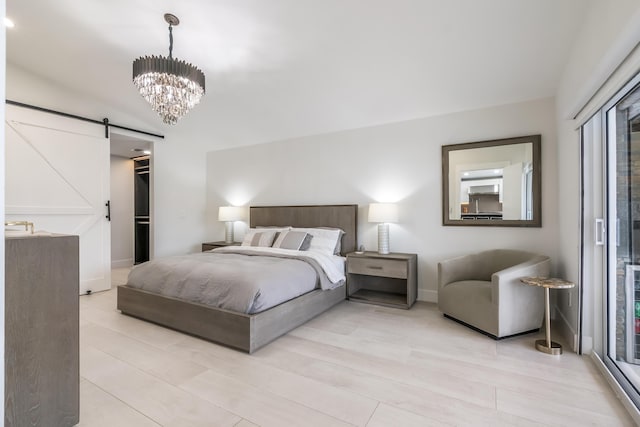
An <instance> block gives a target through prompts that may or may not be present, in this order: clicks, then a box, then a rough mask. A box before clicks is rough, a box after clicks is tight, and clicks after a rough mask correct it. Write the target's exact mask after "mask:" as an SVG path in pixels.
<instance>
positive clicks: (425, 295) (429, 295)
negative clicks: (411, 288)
mask: <svg viewBox="0 0 640 427" xmlns="http://www.w3.org/2000/svg"><path fill="white" fill-rule="evenodd" d="M418 301H425V302H434V303H437V302H438V291H432V290H427V289H418Z"/></svg>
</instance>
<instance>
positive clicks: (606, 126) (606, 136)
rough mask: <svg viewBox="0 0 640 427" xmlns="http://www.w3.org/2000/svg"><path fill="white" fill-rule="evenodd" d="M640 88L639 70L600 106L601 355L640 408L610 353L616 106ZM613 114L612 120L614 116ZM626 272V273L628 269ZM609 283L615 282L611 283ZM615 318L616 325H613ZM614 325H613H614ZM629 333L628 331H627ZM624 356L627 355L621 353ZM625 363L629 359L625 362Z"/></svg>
mask: <svg viewBox="0 0 640 427" xmlns="http://www.w3.org/2000/svg"><path fill="white" fill-rule="evenodd" d="M639 88H640V74H639V75H637V76H636V77H634V78H633V79H632V80H631V81H629V82H628V83H627V84H626V85H625V86H624V87H623V88H622V89H620V90H619V91H618V92H617V93H616V95H614V97H613V98H611V100H609V102H607V103H606V104H605V105H604V106H603V107H602V109H601V110H600V113H601V114H600V117H601V121H602V144H603V148H604V150H603V154H604V158H603V167H604V185H603V192H604V194H603V199H602V200H603V202H604V206H603V213H604V216H605V218H604V220H605V224H606V229H605V230H606V232H605V238H604V242H605V248H604V249H605V250H604V251H603V258H604V259H603V263H604V269H603V276H604V277H603V283H602V286H603V289H602V292H603V294H602V295H603V300H602V303H603V323H604V325H603V326H604V327H603V328H602V347H601V348H602V354H601V355H600V356H601V359H602V361H603V362H604V364H605V366H606V367H607V369H608V370H609V372H611V374H612V375H613V376H614V378H615V379H616V381H617V382H618V384H619V385H620V386H621V387H622V388H623V389H624V390H625V392H626V394H627V396H628V397H629V398H630V399H631V400H632V401H633V403H634V404H635V405H636V407H638V408H640V384H636V385H634V384H633V383H632V381H631V380H630V379H629V377H628V376H627V375H626V374H625V372H624V371H623V370H622V369H621V367H620V365H619V364H618V361H616V360H614V359H613V358H612V357H611V354H612V349H613V350H615V348H616V333H615V328H616V322H615V316H616V297H615V289H616V283H617V276H616V271H617V250H616V248H617V247H618V242H619V240H620V236H619V234H618V233H619V220H618V218H617V193H616V191H615V188H616V187H615V185H616V183H617V150H616V148H617V140H616V127H615V123H616V120H615V113H616V111H615V106H616V105H617V104H618V103H619V102H620V101H621V100H622V99H623V98H624V97H626V96H627V95H628V94H629V93H630V92H632V91H633V90H638V89H639ZM612 117H613V120H611V118H612ZM625 274H626V273H625ZM610 284H611V285H612V286H610ZM611 320H613V325H611V324H610V323H611ZM612 327H613V329H612ZM625 335H626V334H625ZM622 356H624V355H622ZM623 363H626V362H623Z"/></svg>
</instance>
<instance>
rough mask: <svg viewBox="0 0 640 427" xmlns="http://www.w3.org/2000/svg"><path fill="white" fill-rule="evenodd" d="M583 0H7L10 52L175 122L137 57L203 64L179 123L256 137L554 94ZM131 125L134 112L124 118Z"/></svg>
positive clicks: (43, 70)
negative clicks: (198, 87) (197, 92)
mask: <svg viewBox="0 0 640 427" xmlns="http://www.w3.org/2000/svg"><path fill="white" fill-rule="evenodd" d="M589 4H590V2H588V1H585V0H446V1H443V0H215V1H214V0H190V1H187V0H182V1H168V0H110V1H100V0H56V1H51V0H7V15H8V16H9V17H11V18H12V19H13V20H14V21H15V24H16V27H15V28H14V29H11V30H8V32H7V61H8V62H10V63H13V64H16V65H18V66H19V67H22V68H25V69H27V70H29V71H32V72H34V73H36V74H39V75H41V76H43V77H45V78H47V79H49V80H52V81H54V82H56V83H58V84H60V85H62V86H67V87H71V88H75V89H78V90H80V91H82V92H85V93H87V94H88V95H90V96H92V97H95V98H97V99H98V100H100V101H101V102H107V103H108V105H112V106H113V108H114V109H117V110H119V111H124V112H127V113H129V114H131V115H133V116H135V117H137V118H139V119H141V120H143V121H144V122H145V123H148V124H149V128H150V129H148V130H152V129H153V130H157V131H159V132H168V131H169V129H168V127H167V126H166V125H164V124H162V123H161V120H160V119H159V118H158V117H157V116H155V113H153V112H152V111H151V110H150V108H149V107H148V106H147V104H146V103H145V101H144V100H143V99H142V98H141V97H140V96H139V95H138V94H137V92H136V90H135V88H134V86H133V84H132V83H131V64H132V62H133V60H134V59H136V58H137V57H139V56H144V55H150V54H156V55H158V54H161V55H167V53H168V31H167V24H166V23H165V22H164V20H163V14H164V13H165V12H171V13H174V14H175V15H177V16H178V17H179V18H180V20H181V23H180V25H179V26H178V27H176V28H174V32H173V34H174V51H173V53H174V57H177V58H179V59H183V60H186V61H187V62H191V63H192V64H194V65H196V66H198V67H199V68H201V69H202V70H203V71H204V73H205V75H206V79H207V81H206V85H207V94H206V95H205V97H204V98H203V100H202V102H201V103H200V105H198V106H197V107H196V108H195V109H194V110H193V111H192V112H191V113H190V114H189V115H187V116H186V117H185V118H183V119H182V120H181V121H180V122H179V123H178V124H177V125H176V129H174V130H173V131H178V130H180V132H182V133H184V134H185V135H189V136H191V137H194V138H204V139H205V140H206V141H208V142H207V144H211V147H212V148H213V147H219V146H233V145H238V144H252V143H260V142H266V141H272V140H277V139H283V138H291V137H297V136H303V135H311V134H319V133H324V132H332V131H337V130H343V129H352V128H358V127H364V126H371V125H376V124H382V123H388V122H394V121H402V120H408V119H413V118H418V117H424V116H432V115H439V114H445V113H450V112H455V111H462V110H470V109H475V108H482V107H487V106H491V105H499V104H506V103H513V102H519V101H524V100H529V99H535V98H543V97H548V96H553V95H554V94H555V91H556V87H557V84H558V81H559V79H560V76H561V73H562V70H563V67H564V64H565V61H566V58H567V56H568V54H569V52H570V50H571V46H572V44H573V41H574V39H575V37H576V35H577V32H578V30H579V26H580V23H581V21H582V18H583V16H584V14H585V10H584V9H586V8H588V6H589ZM122 124H123V125H126V123H122Z"/></svg>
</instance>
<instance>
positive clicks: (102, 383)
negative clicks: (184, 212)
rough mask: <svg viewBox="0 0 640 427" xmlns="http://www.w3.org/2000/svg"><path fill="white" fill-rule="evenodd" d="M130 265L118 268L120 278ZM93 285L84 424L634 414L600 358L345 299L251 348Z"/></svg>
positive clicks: (453, 420) (423, 307) (464, 420)
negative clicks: (156, 316) (185, 330)
mask: <svg viewBox="0 0 640 427" xmlns="http://www.w3.org/2000/svg"><path fill="white" fill-rule="evenodd" d="M125 277H126V271H122V270H116V271H114V275H113V282H114V285H117V284H118V283H123V282H124V278H125ZM115 306H116V292H115V290H111V291H107V292H102V293H97V294H93V295H90V296H82V297H81V298H80V310H81V311H80V365H81V366H80V374H81V384H80V394H81V395H80V425H81V426H109V427H111V426H118V427H126V426H136V427H139V426H158V425H162V426H238V427H249V426H265V427H266V426H278V427H281V426H347V425H356V426H369V427H374V426H375V427H379V426H385V427H386V426H540V425H554V426H585V425H593V426H632V425H634V424H633V422H632V420H631V418H630V417H629V416H628V414H627V413H626V412H625V410H624V409H623V407H622V405H621V404H620V402H619V401H618V400H617V399H616V397H615V396H614V393H613V392H612V391H611V389H610V388H609V386H608V385H607V384H606V382H605V381H604V379H603V378H602V376H601V375H600V374H599V373H598V371H597V369H596V368H595V366H594V365H593V363H592V362H591V360H590V359H589V358H588V357H580V356H577V355H575V354H572V353H565V354H564V355H562V356H560V357H553V356H548V355H545V354H542V353H540V352H537V351H536V350H535V349H534V348H533V347H532V346H533V340H534V339H535V338H536V335H528V336H524V337H519V338H514V339H508V340H503V341H499V342H496V341H493V340H491V339H489V338H487V337H485V336H483V335H481V334H478V333H476V332H473V331H471V330H469V329H467V328H465V327H463V326H461V325H459V324H457V323H454V322H452V321H450V320H447V319H445V318H443V317H442V315H441V314H440V313H439V312H438V310H437V307H436V306H435V305H433V304H427V303H417V304H416V305H415V306H414V307H413V308H412V309H411V310H409V311H405V310H398V309H392V308H384V307H377V306H372V305H365V304H359V303H356V302H344V303H342V304H340V305H339V306H337V307H335V308H333V309H332V310H330V311H329V312H327V313H325V314H323V315H321V316H319V317H317V318H316V319H314V320H312V321H310V322H309V323H307V324H306V325H304V326H302V327H300V328H298V329H296V330H294V331H292V332H291V333H289V334H287V335H286V336H284V337H282V338H280V339H278V340H276V341H275V342H273V343H271V344H270V345H268V346H267V347H265V348H263V349H261V350H259V351H257V352H256V353H255V354H253V355H251V356H249V355H247V354H243V353H240V352H237V351H234V350H230V349H228V348H225V347H222V346H218V345H216V344H212V343H209V342H206V341H203V340H199V339H196V338H193V337H190V336H187V335H184V334H181V333H178V332H175V331H172V330H169V329H166V328H162V327H160V326H156V325H153V324H150V323H147V322H144V321H140V320H137V319H134V318H131V317H128V316H123V315H121V314H120V313H119V312H118V311H116V309H115Z"/></svg>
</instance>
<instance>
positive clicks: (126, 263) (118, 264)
mask: <svg viewBox="0 0 640 427" xmlns="http://www.w3.org/2000/svg"><path fill="white" fill-rule="evenodd" d="M131 266H133V258H128V259H114V260H111V268H127V267H131Z"/></svg>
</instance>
